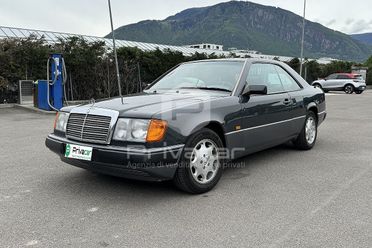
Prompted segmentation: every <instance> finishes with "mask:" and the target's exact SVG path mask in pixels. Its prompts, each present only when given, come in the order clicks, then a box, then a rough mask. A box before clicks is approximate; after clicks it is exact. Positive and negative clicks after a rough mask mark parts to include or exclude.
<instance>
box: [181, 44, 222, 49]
mask: <svg viewBox="0 0 372 248" xmlns="http://www.w3.org/2000/svg"><path fill="white" fill-rule="evenodd" d="M185 47H189V48H196V49H207V50H217V51H223V45H218V44H210V43H202V44H195V45H186V46H185Z"/></svg>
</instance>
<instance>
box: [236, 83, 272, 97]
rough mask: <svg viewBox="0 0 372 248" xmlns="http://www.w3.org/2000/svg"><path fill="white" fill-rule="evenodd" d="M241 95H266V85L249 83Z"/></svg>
mask: <svg viewBox="0 0 372 248" xmlns="http://www.w3.org/2000/svg"><path fill="white" fill-rule="evenodd" d="M242 95H243V96H250V95H267V86H265V85H249V86H248V87H246V88H245V89H244V91H243V94H242Z"/></svg>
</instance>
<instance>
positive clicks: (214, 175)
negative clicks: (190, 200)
mask: <svg viewBox="0 0 372 248" xmlns="http://www.w3.org/2000/svg"><path fill="white" fill-rule="evenodd" d="M208 142H209V143H208ZM208 144H209V146H208ZM223 147H224V146H223V143H222V141H221V139H220V137H219V136H218V135H217V134H216V133H215V132H213V131H212V130H210V129H206V128H204V129H202V130H200V131H198V132H197V133H195V134H193V135H192V136H190V138H189V139H188V141H187V142H186V145H185V149H184V151H183V152H182V156H181V159H180V163H179V166H178V169H177V171H176V174H175V177H174V179H173V182H174V184H175V186H176V187H177V188H179V189H181V190H183V191H186V192H188V193H191V194H202V193H205V192H208V191H210V190H211V189H213V188H214V187H215V186H216V185H217V183H218V181H219V180H220V178H221V175H222V171H223V165H224V162H223V161H224V160H223V159H222V158H221V151H220V149H219V148H223ZM202 148H210V149H212V150H211V152H210V153H208V152H207V153H208V154H209V155H208V154H207V155H206V153H205V152H203V149H202ZM214 148H216V149H214ZM204 151H205V150H204ZM205 155H206V156H205ZM193 160H194V161H195V162H192V161H193ZM212 161H213V162H212ZM208 170H210V171H208ZM207 171H208V172H207Z"/></svg>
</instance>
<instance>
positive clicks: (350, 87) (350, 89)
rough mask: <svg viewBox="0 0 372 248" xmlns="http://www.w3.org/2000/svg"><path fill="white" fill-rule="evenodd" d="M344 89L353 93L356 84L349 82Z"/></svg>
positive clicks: (348, 92) (347, 92)
mask: <svg viewBox="0 0 372 248" xmlns="http://www.w3.org/2000/svg"><path fill="white" fill-rule="evenodd" d="M344 91H345V93H346V94H353V92H354V86H352V85H351V84H348V85H346V86H345V88H344Z"/></svg>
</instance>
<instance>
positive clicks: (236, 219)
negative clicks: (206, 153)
mask: <svg viewBox="0 0 372 248" xmlns="http://www.w3.org/2000/svg"><path fill="white" fill-rule="evenodd" d="M327 105H328V118H327V120H326V121H325V122H324V124H322V126H321V127H320V130H319V137H318V141H317V144H316V146H315V148H314V149H313V150H311V151H306V152H303V151H297V150H294V149H292V148H291V147H290V146H279V147H276V148H273V149H270V150H267V151H263V152H260V153H258V154H255V155H251V156H249V157H246V158H244V159H241V160H239V161H238V162H240V163H241V165H243V166H241V168H235V169H227V170H225V171H224V175H223V177H222V179H221V181H220V182H219V184H218V185H217V187H216V188H215V189H214V190H213V191H211V192H209V193H207V194H204V195H196V196H195V195H188V194H185V193H183V192H181V191H178V190H177V189H175V188H174V187H173V185H172V184H171V183H144V182H137V181H131V180H126V179H120V178H115V177H110V176H103V175H97V174H94V173H91V172H87V171H84V170H82V169H79V168H75V167H72V166H70V165H67V164H63V163H62V162H61V161H60V160H59V158H58V157H57V156H56V155H55V154H53V153H51V152H49V151H48V149H47V148H46V147H45V145H44V140H45V137H46V136H47V134H48V133H49V132H51V131H52V125H53V120H54V117H53V116H49V115H42V114H37V113H32V112H27V111H25V110H20V109H15V108H5V109H0V140H1V146H0V247H372V193H371V192H372V180H371V179H372V91H368V92H365V93H364V94H362V95H355V94H353V95H346V94H342V93H336V94H330V95H327Z"/></svg>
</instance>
